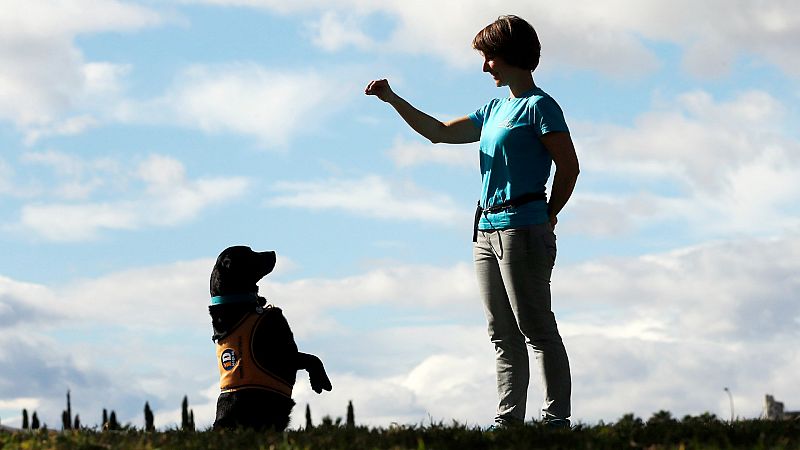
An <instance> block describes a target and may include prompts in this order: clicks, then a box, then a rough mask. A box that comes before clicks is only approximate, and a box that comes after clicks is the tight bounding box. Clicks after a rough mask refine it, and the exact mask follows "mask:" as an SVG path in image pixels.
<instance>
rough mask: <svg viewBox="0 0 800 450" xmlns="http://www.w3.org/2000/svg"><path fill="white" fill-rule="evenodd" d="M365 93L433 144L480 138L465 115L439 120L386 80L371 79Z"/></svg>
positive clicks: (460, 142) (462, 141)
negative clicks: (395, 90) (390, 109)
mask: <svg viewBox="0 0 800 450" xmlns="http://www.w3.org/2000/svg"><path fill="white" fill-rule="evenodd" d="M364 93H365V94H367V95H374V96H376V97H378V98H379V99H381V100H383V101H384V102H386V103H388V104H390V105H392V107H393V108H394V109H395V111H397V113H398V114H400V117H402V118H403V120H405V121H406V123H407V124H408V125H409V126H410V127H411V128H412V129H414V131H416V132H417V133H419V134H420V135H422V136H423V137H424V138H426V139H428V140H429V141H431V142H433V143H434V144H437V143H440V142H443V143H446V144H466V143H469V142H477V141H478V140H479V139H480V138H481V130H480V129H479V128H478V127H477V126H475V124H474V123H472V121H471V120H469V118H467V117H460V118H458V119H454V120H451V121H449V122H444V123H443V122H441V121H439V120H438V119H435V118H433V117H431V116H429V115H427V114H425V113H424V112H422V111H420V110H418V109H417V108H415V107H414V106H412V105H411V104H410V103H408V102H407V101H405V100H404V99H403V98H401V97H400V96H399V95H397V94H395V93H394V91H392V88H391V87H390V86H389V82H388V81H387V80H374V81H371V82H370V83H369V84H368V85H367V88H366V89H365V90H364Z"/></svg>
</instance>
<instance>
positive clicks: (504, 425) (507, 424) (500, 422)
mask: <svg viewBox="0 0 800 450" xmlns="http://www.w3.org/2000/svg"><path fill="white" fill-rule="evenodd" d="M521 425H523V423H522V421H513V420H508V419H495V421H494V425H490V426H489V428H487V429H486V431H501V430H508V429H509V428H515V427H518V426H521Z"/></svg>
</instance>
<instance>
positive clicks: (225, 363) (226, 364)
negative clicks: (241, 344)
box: [220, 348, 236, 372]
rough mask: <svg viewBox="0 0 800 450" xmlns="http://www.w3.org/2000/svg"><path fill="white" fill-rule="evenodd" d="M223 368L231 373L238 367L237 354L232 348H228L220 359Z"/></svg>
mask: <svg viewBox="0 0 800 450" xmlns="http://www.w3.org/2000/svg"><path fill="white" fill-rule="evenodd" d="M220 362H221V363H222V368H223V369H225V370H227V371H228V372H230V371H231V370H233V368H234V367H236V352H234V351H233V349H232V348H226V349H225V350H224V351H223V352H222V356H221V357H220Z"/></svg>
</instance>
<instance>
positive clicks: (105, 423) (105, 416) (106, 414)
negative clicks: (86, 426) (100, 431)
mask: <svg viewBox="0 0 800 450" xmlns="http://www.w3.org/2000/svg"><path fill="white" fill-rule="evenodd" d="M107 425H108V411H106V409H105V408H103V425H102V426H103V428H106V426H107Z"/></svg>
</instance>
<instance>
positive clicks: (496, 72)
mask: <svg viewBox="0 0 800 450" xmlns="http://www.w3.org/2000/svg"><path fill="white" fill-rule="evenodd" d="M509 68H511V66H510V65H509V64H508V63H507V62H505V60H503V58H502V57H500V56H492V55H483V71H484V72H486V73H488V74H490V75H491V76H492V78H494V82H495V84H497V87H500V86H506V85H508V72H509Z"/></svg>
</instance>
